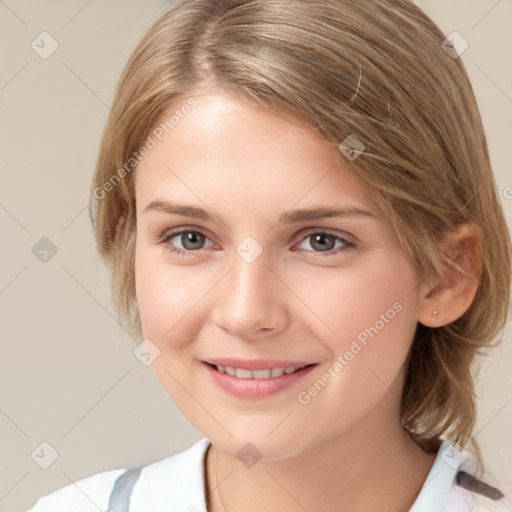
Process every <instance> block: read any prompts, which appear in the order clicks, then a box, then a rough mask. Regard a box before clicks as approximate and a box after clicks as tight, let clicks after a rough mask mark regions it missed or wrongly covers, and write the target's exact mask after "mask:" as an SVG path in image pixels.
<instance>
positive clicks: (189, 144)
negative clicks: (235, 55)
mask: <svg viewBox="0 0 512 512" xmlns="http://www.w3.org/2000/svg"><path fill="white" fill-rule="evenodd" d="M194 99H195V100H196V102H197V103H196V105H195V106H194V107H193V108H191V109H187V110H186V111H187V113H186V114H184V113H183V112H182V113H181V115H178V116H175V120H178V122H177V123H176V124H173V125H172V128H171V127H170V125H167V130H165V129H162V128H160V132H163V133H160V132H158V133H159V134H160V139H161V140H159V138H158V137H156V136H155V135H154V133H155V131H154V130H153V134H152V135H151V137H152V138H153V139H154V140H155V143H156V145H155V147H154V148H153V149H151V150H150V152H149V154H148V155H147V156H146V157H145V158H144V159H143V160H142V162H140V163H139V165H138V167H137V170H136V173H135V183H136V196H137V203H138V210H139V211H141V210H142V209H143V208H144V206H145V205H146V204H147V203H148V202H149V201H151V200H153V199H155V198H156V197H159V198H162V197H163V198H165V197H167V196H168V197H170V198H176V197H178V196H179V197H180V198H183V196H186V199H187V200H195V201H196V202H197V201H198V200H203V201H204V202H207V199H208V200H209V201H210V202H212V201H213V202H214V203H215V204H216V205H217V204H223V205H229V204H231V205H235V206H240V207H242V206H245V207H249V205H250V206H252V207H259V208H262V207H264V208H273V207H276V206H279V207H280V209H281V210H282V209H283V207H284V206H289V207H292V206H293V205H295V204H297V203H299V202H300V206H307V205H308V204H313V203H314V204H318V202H322V201H325V200H328V199H330V200H331V201H336V200H340V201H342V202H346V201H348V200H351V203H352V204H355V203H356V205H357V204H359V205H363V204H364V205H366V206H368V205H369V204H370V203H371V198H370V197H369V196H368V194H367V193H366V191H365V190H364V189H363V187H362V186H361V184H360V183H359V182H358V181H357V180H356V179H355V178H354V177H353V176H352V175H351V174H350V173H349V172H348V170H347V169H346V168H345V167H344V166H343V162H342V161H341V163H340V159H336V158H335V157H334V155H333V153H332V149H330V147H329V145H328V143H327V142H325V141H323V140H321V139H320V138H319V137H318V136H317V135H316V133H315V132H314V131H313V130H312V129H310V128H308V127H306V126H304V125H303V124H301V123H300V122H299V121H298V120H296V119H295V118H293V117H291V116H290V117H288V116H287V117H286V118H284V117H283V116H281V115H277V114H276V113H273V112H272V111H269V110H265V109H263V108H257V107H255V106H253V105H250V104H248V103H247V102H246V101H244V100H242V99H241V98H239V97H238V96H236V95H235V94H233V93H229V92H225V91H218V92H212V93H209V94H208V95H203V96H199V97H195V98H194ZM176 110H178V112H177V114H180V111H179V106H177V107H176V106H175V107H173V110H172V111H171V112H170V113H169V114H168V115H166V116H164V119H163V121H162V123H163V124H161V125H160V127H162V126H164V128H165V125H164V123H165V121H166V120H168V119H169V118H170V116H171V115H172V114H173V113H175V112H176ZM373 206H374V208H375V205H373Z"/></svg>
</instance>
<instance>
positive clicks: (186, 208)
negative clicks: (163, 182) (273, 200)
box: [142, 199, 378, 224]
mask: <svg viewBox="0 0 512 512" xmlns="http://www.w3.org/2000/svg"><path fill="white" fill-rule="evenodd" d="M148 211H159V212H163V213H169V214H175V215H183V216H185V217H192V218H195V219H201V220H205V221H213V220H214V216H213V215H211V214H210V213H208V212H207V211H206V210H204V209H203V208H199V207H197V206H192V205H188V204H175V203H171V202H169V201H164V200H162V199H154V200H153V201H151V202H150V203H149V204H148V205H147V206H146V207H145V208H144V210H143V211H142V213H145V212H148ZM351 216H365V217H371V218H373V219H375V220H378V219H377V217H376V216H375V215H374V214H373V213H372V212H369V211H367V210H363V209H362V208H358V207H356V206H350V205H341V206H338V207H335V208H332V207H325V206H314V207H311V208H305V209H295V210H289V211H287V212H284V213H282V214H281V216H280V217H279V221H278V223H287V224H291V223H293V222H305V221H311V220H318V219H326V218H340V217H351Z"/></svg>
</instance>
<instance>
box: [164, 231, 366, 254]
mask: <svg viewBox="0 0 512 512" xmlns="http://www.w3.org/2000/svg"><path fill="white" fill-rule="evenodd" d="M183 233H193V234H195V235H201V236H204V237H205V238H207V239H208V236H207V235H206V234H205V233H203V232H202V231H198V230H196V229H177V230H175V231H171V232H168V233H165V234H164V235H163V236H162V237H161V239H160V240H159V242H158V243H159V244H167V245H168V250H169V252H171V253H174V254H177V255H179V256H187V255H189V254H191V253H194V252H198V251H200V250H201V249H198V250H196V251H187V250H182V249H178V248H177V247H175V246H174V245H172V244H171V243H170V242H169V241H170V240H171V239H173V238H175V237H176V236H178V235H182V234H183ZM312 235H327V236H330V237H333V238H334V239H335V240H336V241H339V242H342V243H343V244H344V247H339V248H338V249H336V250H334V249H332V250H329V251H323V252H322V251H308V252H313V253H315V254H317V255H318V256H320V257H327V256H334V255H338V254H340V253H343V252H348V251H350V250H351V249H354V248H355V247H356V243H355V242H353V241H351V240H347V239H346V238H343V237H341V236H339V235H335V234H334V233H329V232H328V231H323V230H318V231H311V232H309V233H308V234H307V235H305V236H304V238H302V240H301V241H300V242H301V243H302V242H303V241H304V240H306V239H307V238H309V237H310V236H312ZM304 250H305V249H304Z"/></svg>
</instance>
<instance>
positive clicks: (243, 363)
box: [204, 357, 315, 370]
mask: <svg viewBox="0 0 512 512" xmlns="http://www.w3.org/2000/svg"><path fill="white" fill-rule="evenodd" d="M204 362H205V363H210V364H215V365H221V366H228V367H230V368H243V369H245V370H266V369H268V368H270V369H272V368H290V367H292V366H307V365H310V364H315V363H312V362H310V361H290V360H288V361H284V360H277V359H234V358H230V357H219V358H215V359H208V360H205V361H204Z"/></svg>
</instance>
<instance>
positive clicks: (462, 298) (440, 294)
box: [418, 223, 483, 327]
mask: <svg viewBox="0 0 512 512" xmlns="http://www.w3.org/2000/svg"><path fill="white" fill-rule="evenodd" d="M482 236H483V235H482V230H481V228H480V227H479V226H478V225H477V224H475V223H466V224H459V225H458V226H457V228H456V229H455V230H454V231H452V232H450V233H449V234H448V235H447V236H446V237H445V240H444V243H443V247H442V251H443V253H444V254H445V255H446V256H447V257H448V258H449V260H450V262H451V263H446V264H445V265H444V266H443V270H442V272H441V274H438V275H436V276H435V278H434V280H433V281H432V279H430V280H429V281H428V283H427V282H425V283H424V284H423V286H422V289H421V294H422V295H421V296H420V297H422V300H421V303H420V306H419V313H418V322H420V323H421V324H423V325H425V326H427V327H441V326H443V325H446V324H449V323H451V322H454V321H455V320H457V319H458V318H460V317H461V316H462V315H463V314H464V313H465V312H466V311H467V310H468V309H469V307H470V306H471V303H472V302H473V299H474V297H475V295H476V291H477V288H478V284H479V281H480V275H481V270H482ZM459 267H460V269H461V270H459ZM434 310H437V311H438V314H437V316H434V315H433V311H434Z"/></svg>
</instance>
